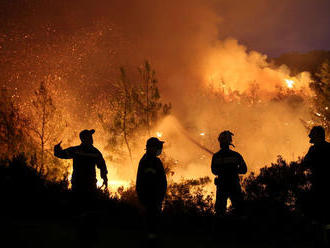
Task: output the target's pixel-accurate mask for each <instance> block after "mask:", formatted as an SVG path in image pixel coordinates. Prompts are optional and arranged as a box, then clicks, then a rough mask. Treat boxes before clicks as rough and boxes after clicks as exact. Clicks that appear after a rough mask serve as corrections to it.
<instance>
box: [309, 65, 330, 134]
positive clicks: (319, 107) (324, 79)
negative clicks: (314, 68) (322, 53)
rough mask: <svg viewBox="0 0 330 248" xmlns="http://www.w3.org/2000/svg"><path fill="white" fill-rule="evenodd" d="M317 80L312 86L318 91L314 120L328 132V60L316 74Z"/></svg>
mask: <svg viewBox="0 0 330 248" xmlns="http://www.w3.org/2000/svg"><path fill="white" fill-rule="evenodd" d="M315 77H316V80H315V81H314V82H312V83H311V85H310V86H311V88H312V89H313V90H314V92H315V93H316V96H315V97H314V117H315V118H314V120H315V122H317V124H320V125H322V126H323V127H324V128H325V129H326V132H327V134H329V133H330V65H329V61H328V60H326V61H325V62H324V63H322V65H321V67H320V69H319V71H318V72H317V73H316V74H315Z"/></svg>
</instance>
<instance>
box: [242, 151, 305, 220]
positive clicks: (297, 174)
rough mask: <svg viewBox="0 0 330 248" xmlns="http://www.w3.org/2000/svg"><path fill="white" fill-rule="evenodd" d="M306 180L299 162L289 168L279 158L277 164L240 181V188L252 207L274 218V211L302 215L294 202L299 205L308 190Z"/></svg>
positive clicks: (288, 165) (289, 165)
mask: <svg viewBox="0 0 330 248" xmlns="http://www.w3.org/2000/svg"><path fill="white" fill-rule="evenodd" d="M308 179H309V176H308V174H306V173H305V172H304V170H303V167H302V166H301V162H300V161H298V162H291V163H290V164H288V163H287V162H286V161H285V160H283V158H282V157H280V156H279V157H278V160H277V163H273V164H272V165H271V166H270V167H264V168H261V169H260V172H259V174H258V175H255V174H254V173H251V174H250V175H249V176H248V177H247V178H245V179H244V180H243V183H242V186H243V188H244V190H245V198H246V200H247V201H248V202H250V204H252V205H251V206H252V207H253V206H255V207H256V206H257V205H259V206H260V205H262V206H264V210H266V209H267V210H266V211H269V213H272V214H276V211H274V209H272V208H273V207H274V208H276V209H282V210H283V211H294V210H296V211H301V206H298V205H297V202H301V198H302V197H303V195H304V194H305V192H306V191H308V189H309V181H308ZM265 205H267V206H266V207H265ZM255 209H260V208H259V207H256V208H255ZM259 214H260V213H259Z"/></svg>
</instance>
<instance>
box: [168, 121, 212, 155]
mask: <svg viewBox="0 0 330 248" xmlns="http://www.w3.org/2000/svg"><path fill="white" fill-rule="evenodd" d="M175 124H176V127H177V128H178V129H179V130H180V132H181V133H182V134H183V135H184V136H185V137H186V138H187V139H188V140H189V141H190V142H192V143H193V144H195V145H196V146H198V147H199V148H200V149H202V150H203V151H205V152H207V153H208V154H210V155H213V154H214V152H212V151H211V150H210V149H208V148H207V147H205V146H203V145H202V144H200V143H199V142H198V141H197V140H195V139H194V138H193V137H191V136H190V135H189V134H188V133H187V131H186V130H185V129H184V128H183V127H182V126H181V125H180V123H179V122H178V121H177V120H176V122H175Z"/></svg>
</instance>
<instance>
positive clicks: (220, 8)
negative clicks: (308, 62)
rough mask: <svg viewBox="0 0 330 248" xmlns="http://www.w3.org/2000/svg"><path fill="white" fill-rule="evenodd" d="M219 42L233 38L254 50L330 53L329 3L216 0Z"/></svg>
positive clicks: (314, 0) (325, 0) (318, 0)
mask: <svg viewBox="0 0 330 248" xmlns="http://www.w3.org/2000/svg"><path fill="white" fill-rule="evenodd" d="M216 2H217V3H216V6H217V10H216V11H217V13H219V14H220V16H221V17H222V18H223V20H222V22H221V24H220V27H219V30H220V38H224V37H227V36H232V37H234V38H236V39H238V40H239V41H240V42H242V43H243V44H245V45H246V46H247V47H249V48H250V49H253V50H257V51H259V52H262V53H266V54H268V55H269V56H278V55H280V54H282V53H285V52H293V51H297V52H308V51H310V50H321V49H322V50H330V29H329V26H330V15H329V12H330V1H329V0H267V1H265V0H246V1H240V0H231V1H228V0H216Z"/></svg>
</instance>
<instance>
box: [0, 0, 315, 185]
mask: <svg viewBox="0 0 330 248" xmlns="http://www.w3.org/2000/svg"><path fill="white" fill-rule="evenodd" d="M18 2H20V3H21V4H23V5H24V6H25V7H26V8H22V6H19V7H18V5H17V6H16V5H15V4H13V5H11V6H9V7H8V6H7V8H12V9H14V10H17V9H20V11H19V12H15V13H16V14H15V13H14V12H8V13H7V14H6V19H5V22H4V27H5V29H3V30H2V31H1V32H0V63H1V64H2V65H3V66H2V68H1V75H0V78H1V82H2V85H3V86H4V87H6V88H8V90H9V92H10V94H11V96H12V98H13V99H14V103H15V104H16V105H17V106H18V109H19V111H20V112H21V113H22V115H24V116H25V117H26V118H29V117H31V118H34V119H32V120H29V123H36V124H38V122H39V121H40V119H39V118H37V117H33V115H31V108H32V105H31V99H33V97H34V94H35V93H34V91H35V89H37V88H38V86H39V84H40V82H44V83H45V85H46V87H47V89H48V90H49V92H50V96H51V98H52V103H53V105H54V106H56V110H57V111H58V112H59V113H60V116H61V117H58V118H60V119H61V120H65V123H62V124H61V125H62V126H61V128H60V130H58V131H56V132H57V133H58V132H60V131H61V132H60V133H59V134H58V135H56V137H52V138H51V139H49V140H47V141H48V142H47V144H46V145H45V147H44V148H45V150H47V152H48V153H51V151H52V147H53V145H54V144H56V143H58V142H59V141H60V140H63V145H64V147H65V146H70V145H75V144H78V143H79V139H78V133H79V131H80V130H82V129H85V128H94V129H96V133H95V146H96V147H99V148H100V150H101V151H103V154H104V156H105V158H106V160H107V165H108V167H109V168H108V169H109V175H110V178H109V180H110V184H113V185H115V186H114V187H117V186H116V185H117V184H120V185H121V184H125V185H128V182H129V181H134V180H135V174H136V168H137V163H138V160H139V158H140V157H141V156H142V154H143V153H144V148H145V147H144V146H145V141H146V139H147V137H149V136H158V137H161V139H163V140H165V141H166V143H165V149H164V151H165V153H166V156H167V158H170V159H171V161H172V162H171V163H172V166H173V170H174V172H175V174H174V177H173V178H174V179H175V180H178V179H180V178H181V177H185V178H187V177H201V176H211V172H210V156H209V154H208V153H205V151H204V150H202V149H200V146H202V147H205V148H207V149H208V150H211V151H216V150H217V149H218V144H217V136H218V134H219V132H220V131H222V130H224V129H229V130H231V131H232V132H233V133H234V134H235V136H234V144H235V145H236V149H237V150H239V151H240V152H241V153H242V154H243V155H244V157H245V158H246V161H247V165H248V168H249V170H250V171H251V170H256V169H258V168H260V167H262V166H265V165H269V164H270V163H271V162H273V161H275V160H276V158H277V156H278V155H282V156H283V157H284V158H286V159H289V160H294V159H297V158H298V157H301V156H303V155H304V154H305V152H306V150H307V148H308V139H307V131H306V127H305V126H306V123H307V124H308V121H310V120H311V119H312V116H311V113H312V112H313V111H311V108H312V101H313V97H314V94H315V93H313V91H312V90H311V89H310V88H309V84H310V82H311V81H312V79H311V78H310V75H309V73H308V72H301V73H300V74H296V75H292V74H291V73H290V71H289V69H288V68H287V67H286V66H285V65H282V66H280V67H275V66H274V65H273V64H272V63H270V62H269V60H268V59H267V56H266V55H264V54H261V53H258V52H256V51H249V50H248V48H246V47H245V46H244V45H242V44H240V43H239V42H238V41H237V40H235V39H232V38H230V39H226V40H223V41H219V40H218V31H217V30H218V28H217V27H218V25H220V24H221V18H220V16H218V15H217V14H216V13H215V12H214V11H213V9H212V8H211V7H210V4H209V3H208V4H206V3H204V1H198V0H196V1H188V0H185V1H180V3H177V2H176V4H172V2H171V1H166V2H165V1H149V0H147V1H144V2H145V3H144V4H143V5H142V4H140V1H130V3H129V4H128V3H126V2H123V1H112V2H111V3H108V2H106V1H101V2H100V4H99V5H95V4H94V3H93V4H92V1H82V2H83V4H81V5H80V6H76V5H74V4H72V3H67V1H56V2H55V1H48V2H44V1H34V2H33V3H30V2H27V1H18ZM17 13H18V14H17ZM39 13H42V14H39ZM55 13H56V14H55ZM119 13H120V14H119ZM58 16H60V17H61V18H57V17H58ZM220 27H221V26H220ZM220 32H221V30H220ZM146 58H147V59H148V60H149V61H150V62H151V67H150V64H148V63H147V64H142V65H141V66H138V65H139V64H141V62H142V61H143V60H144V59H146ZM148 66H149V67H148ZM120 67H123V69H122V72H121V73H120ZM127 89H129V90H130V92H131V93H132V94H128V93H127V92H128V91H127ZM149 90H150V91H149ZM158 90H159V92H158ZM137 99H138V100H139V101H138V102H139V103H137V101H136V100H137ZM151 102H152V104H151ZM169 103H171V104H169ZM127 104H131V105H129V106H131V108H130V109H134V111H133V112H131V113H130V117H129V118H126V110H127V108H126V107H127V106H128V105H127ZM134 104H135V105H134ZM139 104H140V105H139ZM153 104H154V105H153ZM157 104H161V105H157ZM125 106H126V107H125ZM151 106H153V107H151ZM165 106H166V107H165ZM151 112H152V113H153V114H151ZM124 113H125V114H124ZM148 113H150V116H149V115H148ZM154 114H155V115H154ZM141 116H144V117H143V118H144V119H141ZM152 118H154V119H152ZM133 119H134V121H133ZM128 120H130V121H131V124H130V127H129V128H130V129H129V131H127V132H128V133H126V131H125V130H124V131H123V128H122V123H123V122H126V121H128ZM52 121H54V122H56V123H57V124H58V123H60V122H59V121H58V120H55V119H52V120H50V122H52ZM118 123H119V124H118ZM27 133H28V136H29V137H30V138H31V139H32V140H33V143H34V144H36V146H38V143H39V138H38V137H37V138H36V134H35V132H34V133H33V132H31V129H29V131H27ZM53 133H55V132H53ZM192 140H195V141H196V142H197V143H198V144H200V146H196V144H194V142H191V141H192ZM196 142H195V143H196ZM35 152H37V153H38V152H40V151H39V148H36V149H35ZM49 161H50V163H52V164H53V166H57V165H56V163H58V162H53V161H52V159H50V160H49ZM65 168H69V167H65ZM65 170H67V169H65ZM57 173H63V171H58V172H57ZM123 181H124V182H123Z"/></svg>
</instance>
